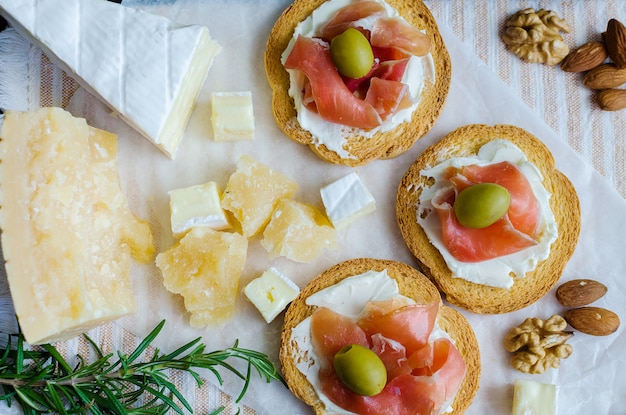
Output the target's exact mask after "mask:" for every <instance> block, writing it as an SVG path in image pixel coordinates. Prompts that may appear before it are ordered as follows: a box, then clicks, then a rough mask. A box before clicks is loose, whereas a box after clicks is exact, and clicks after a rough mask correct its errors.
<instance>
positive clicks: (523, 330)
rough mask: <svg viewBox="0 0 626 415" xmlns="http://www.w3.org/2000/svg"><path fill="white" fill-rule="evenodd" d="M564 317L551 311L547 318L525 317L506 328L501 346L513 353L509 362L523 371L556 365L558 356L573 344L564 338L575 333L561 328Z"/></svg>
mask: <svg viewBox="0 0 626 415" xmlns="http://www.w3.org/2000/svg"><path fill="white" fill-rule="evenodd" d="M566 327H567V322H566V321H565V319H564V318H563V317H561V316H559V315H554V316H552V317H550V318H549V319H547V320H542V319H540V318H527V319H526V320H524V322H523V323H522V324H521V325H519V326H517V327H514V328H512V329H511V330H509V332H508V333H507V334H506V336H505V338H504V347H505V349H506V350H507V351H509V352H511V353H514V355H513V357H512V358H511V365H512V366H513V367H514V368H515V369H517V370H519V371H520V372H524V373H533V374H535V373H543V372H545V371H546V369H549V368H551V367H553V368H558V367H559V365H560V364H561V359H565V358H567V357H569V356H570V355H571V354H572V351H573V349H572V346H571V345H570V344H566V343H565V342H566V341H567V340H568V339H569V338H571V337H572V336H573V335H574V333H572V332H566V331H563V330H564V329H565V328H566Z"/></svg>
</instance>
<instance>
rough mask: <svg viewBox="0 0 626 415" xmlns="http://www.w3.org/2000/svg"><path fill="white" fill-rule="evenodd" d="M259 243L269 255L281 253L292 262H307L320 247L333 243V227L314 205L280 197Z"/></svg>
mask: <svg viewBox="0 0 626 415" xmlns="http://www.w3.org/2000/svg"><path fill="white" fill-rule="evenodd" d="M261 246H263V248H265V250H266V251H267V252H268V254H269V257H270V258H276V257H278V256H284V257H286V258H288V259H291V260H292V261H296V262H309V261H312V260H314V259H315V258H317V257H318V256H319V255H320V254H321V253H322V250H324V249H333V248H335V247H336V246H337V231H336V230H335V228H333V227H332V225H331V224H330V222H329V221H328V219H327V218H326V216H324V214H322V212H320V211H319V210H317V209H316V208H315V207H313V206H310V205H307V204H304V203H300V202H297V201H295V200H291V199H281V200H280V201H279V202H278V205H277V206H276V209H275V210H274V213H272V217H271V219H270V222H269V223H268V224H267V227H266V228H265V230H264V231H263V239H262V240H261Z"/></svg>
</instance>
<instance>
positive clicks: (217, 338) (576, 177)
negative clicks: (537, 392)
mask: <svg viewBox="0 0 626 415" xmlns="http://www.w3.org/2000/svg"><path fill="white" fill-rule="evenodd" d="M150 3H154V1H152V2H147V1H146V0H129V1H125V4H127V5H140V6H141V7H143V8H146V9H147V10H150V11H153V12H156V13H160V14H163V15H166V16H168V17H171V18H172V19H174V20H177V21H179V22H181V23H200V24H205V25H206V26H208V27H209V29H210V32H211V34H212V37H214V38H215V39H216V40H217V41H218V42H219V43H220V44H221V45H222V46H223V51H222V52H221V53H220V55H218V56H217V58H216V60H215V63H214V66H213V67H212V69H211V70H210V73H209V76H208V78H207V81H206V83H205V85H204V88H203V90H202V93H201V95H200V98H199V100H198V104H197V107H196V109H195V111H194V113H193V115H192V119H191V121H190V123H189V126H188V128H187V131H186V134H185V138H184V140H183V143H182V146H181V147H180V149H179V152H178V154H177V156H176V159H175V160H174V161H172V160H169V159H167V158H165V157H164V156H163V155H162V154H161V153H160V152H159V151H158V150H157V149H156V148H154V147H153V146H152V145H151V144H149V143H148V142H147V141H146V140H145V139H143V138H141V137H140V136H139V135H138V134H137V133H135V132H134V131H133V130H132V129H131V128H129V127H127V126H126V125H125V124H124V123H123V122H122V121H120V120H118V119H115V118H113V117H111V116H110V115H109V111H108V110H107V109H106V108H105V107H104V106H103V105H101V104H100V103H99V102H97V101H96V100H95V99H94V98H93V97H91V96H88V95H87V94H86V93H84V92H83V91H82V90H79V92H78V93H77V94H76V96H75V97H74V99H73V100H72V102H71V104H70V106H69V109H70V111H71V112H72V113H73V114H74V115H77V116H84V117H86V118H87V120H88V121H89V123H90V124H92V125H94V126H97V127H100V128H105V129H108V130H110V131H114V132H116V133H118V134H119V137H120V140H119V141H120V143H119V164H120V176H121V179H122V184H123V188H124V191H125V192H126V194H127V195H128V196H129V198H130V201H131V207H132V209H133V210H134V212H135V213H136V214H138V215H139V216H141V217H143V218H146V219H149V220H150V222H151V224H152V229H153V232H154V235H155V240H156V243H157V247H158V249H159V250H165V249H168V248H169V247H170V246H171V245H172V244H173V238H172V236H171V231H170V224H169V207H168V196H167V191H168V190H171V189H175V188H179V187H183V186H189V185H193V184H199V183H204V182H206V181H216V182H218V183H219V184H220V185H221V186H222V187H223V186H224V185H225V184H226V181H227V179H228V176H229V175H230V174H231V173H232V172H233V171H234V169H235V163H236V161H237V159H238V158H239V156H240V155H242V154H249V155H251V156H253V157H254V158H256V159H257V160H259V161H261V162H263V163H265V164H267V165H268V166H270V167H272V168H273V169H275V170H277V171H280V172H282V173H284V174H286V175H288V176H289V177H291V178H292V179H293V180H295V181H296V182H298V183H299V184H300V189H299V191H298V193H297V194H296V195H295V198H296V199H297V200H300V201H303V202H307V203H311V204H314V205H316V206H318V207H319V208H322V203H321V198H320V195H319V189H320V188H321V187H322V186H324V185H326V184H328V183H329V182H331V181H333V180H335V179H337V178H339V177H342V176H344V175H345V174H347V173H349V172H350V171H352V170H356V171H358V173H359V174H360V176H361V178H362V180H363V181H364V183H365V185H366V186H367V187H368V188H369V190H370V191H371V193H372V194H373V196H374V197H375V198H376V201H377V211H376V212H375V213H373V214H370V215H369V216H366V217H364V218H361V219H360V220H358V221H357V222H355V223H353V224H352V225H350V226H349V227H348V228H347V229H345V230H342V231H341V232H340V233H339V235H340V236H339V240H340V244H339V245H340V249H338V250H337V251H332V252H327V253H326V254H324V255H323V256H322V257H320V258H319V259H318V260H316V261H313V262H311V263H308V264H297V263H294V262H291V261H288V260H285V259H280V258H279V259H277V260H273V261H270V260H269V259H268V258H267V255H266V253H265V251H264V250H263V248H262V247H261V246H260V244H259V241H258V239H255V240H252V241H251V243H250V249H249V256H248V261H247V266H246V269H245V271H244V274H243V276H242V279H241V287H242V288H243V287H244V286H245V284H246V283H247V282H248V281H250V280H251V279H253V278H255V277H257V276H259V275H260V274H261V273H262V272H263V271H264V270H265V269H267V268H268V267H270V266H274V267H276V268H277V269H279V270H280V271H281V272H283V273H284V274H285V275H287V276H289V277H291V278H292V279H293V280H294V281H295V282H296V283H297V284H299V285H300V286H301V287H302V286H304V285H305V284H306V283H307V281H309V280H310V279H311V278H312V277H314V276H315V275H317V274H318V273H319V272H321V271H323V270H324V269H326V268H328V267H329V266H331V265H334V264H335V263H337V262H339V261H342V260H345V259H349V258H354V257H377V258H387V259H396V260H400V261H403V262H406V263H408V264H410V265H414V266H415V261H414V260H413V259H412V257H411V255H410V253H409V252H408V249H407V248H406V247H405V245H404V242H403V240H402V238H401V236H400V232H399V230H398V227H397V225H396V219H395V207H394V201H395V193H396V188H397V185H398V183H399V181H400V179H401V177H402V176H403V174H404V172H405V171H406V169H407V168H408V167H409V166H410V165H411V164H412V162H413V161H414V160H415V158H417V156H418V155H419V154H420V153H421V152H422V151H423V150H424V149H425V148H426V147H427V146H428V145H429V144H432V143H434V142H436V141H438V140H439V139H441V138H442V137H443V136H444V135H445V134H446V133H448V132H450V131H452V130H453V129H455V128H456V127H459V126H462V125H465V124H472V123H486V124H503V123H505V124H506V123H508V124H513V125H517V126H519V127H522V128H525V129H526V130H528V131H530V132H531V133H532V134H534V135H536V136H537V137H539V138H540V139H541V140H543V141H544V142H545V143H546V144H547V145H548V147H549V148H550V149H551V150H552V152H553V154H554V157H555V159H556V161H557V166H558V168H559V169H561V170H562V171H563V172H564V173H565V174H566V175H567V176H568V177H569V178H570V180H571V181H572V182H573V183H574V185H575V187H576V189H577V191H578V194H579V197H580V202H581V208H582V224H583V226H582V232H581V235H580V241H579V245H578V248H577V250H576V252H575V254H574V257H573V258H572V260H571V262H570V263H569V264H568V266H567V268H566V270H565V272H564V274H563V277H562V280H561V282H563V281H566V280H569V279H574V278H593V279H597V280H599V281H602V282H603V283H604V284H606V285H607V286H608V287H609V291H608V294H607V295H606V296H605V297H604V298H602V299H600V300H599V301H598V302H597V303H596V304H594V305H598V306H601V307H606V308H609V309H612V310H613V311H615V312H617V313H618V314H619V315H621V316H622V317H624V316H626V303H625V302H624V301H623V298H624V296H625V295H626V275H625V274H626V255H624V247H623V246H624V245H623V238H624V235H626V202H625V201H624V199H622V198H621V197H620V196H619V194H618V193H617V192H616V191H615V190H614V189H612V188H611V187H610V186H609V185H608V184H607V183H606V182H604V180H603V179H602V178H601V176H600V175H599V174H598V173H597V172H595V171H594V170H593V169H592V168H591V167H590V166H589V165H587V164H585V162H584V161H583V160H582V159H581V158H580V157H579V156H578V155H577V154H576V153H575V152H574V151H573V150H572V149H570V148H569V147H568V146H567V144H566V140H565V137H558V136H556V135H555V134H554V132H552V131H551V130H550V129H549V127H548V126H547V125H546V124H545V123H544V121H543V120H541V119H540V118H539V117H538V116H537V115H536V114H534V113H533V112H532V111H531V110H530V109H529V108H528V107H526V106H525V104H524V103H523V102H522V101H521V100H520V99H519V98H518V97H516V96H514V95H513V94H512V93H511V91H510V90H509V89H508V87H507V86H506V85H505V84H504V83H503V82H501V81H500V80H499V79H498V78H497V76H496V75H495V74H493V73H492V72H491V71H490V70H489V69H488V68H487V67H486V66H485V65H484V64H483V63H482V62H481V61H480V60H479V59H478V57H476V56H475V55H474V54H473V52H472V51H471V50H470V49H469V48H467V47H466V46H465V45H463V44H462V43H461V42H460V41H459V40H458V39H457V38H456V37H455V36H454V35H453V34H452V32H451V31H450V30H449V29H448V28H446V27H441V28H440V29H441V33H442V35H443V37H444V40H445V43H446V46H447V47H448V50H449V52H450V55H451V57H452V63H453V79H452V85H451V88H450V93H449V96H448V99H447V102H446V105H445V107H444V111H443V113H442V114H441V117H440V118H439V120H438V122H437V123H436V125H435V126H434V128H433V129H432V130H431V132H430V133H429V134H428V135H427V136H425V137H424V138H423V139H421V140H420V141H419V142H418V143H417V144H416V145H415V146H414V147H413V148H412V149H411V150H409V151H408V152H407V153H405V154H404V155H402V156H401V157H399V158H397V159H394V160H388V161H375V162H373V163H370V164H369V165H367V166H363V167H358V168H356V169H351V168H348V167H344V166H335V165H330V164H327V163H325V162H323V161H321V160H320V159H318V158H317V157H316V156H314V155H313V153H312V152H311V151H310V150H309V149H308V148H307V147H304V146H301V145H298V144H296V143H294V142H292V141H290V140H289V139H288V138H286V137H285V136H284V135H283V134H282V132H281V131H280V130H279V129H278V127H277V126H276V125H275V123H274V121H273V118H272V113H271V102H270V88H269V86H268V84H267V81H266V78H265V72H264V68H263V54H264V50H265V42H266V40H267V37H268V35H269V31H270V29H271V27H272V25H273V23H274V21H275V19H276V18H277V17H278V16H279V14H280V13H281V12H282V10H283V9H284V8H285V7H286V6H287V5H288V3H289V2H288V1H286V0H281V1H275V2H263V1H260V0H229V1H225V0H215V1H210V2H208V1H204V2H200V1H197V0H195V1H194V0H179V1H167V2H163V3H162V4H160V5H153V4H151V5H148V4H150ZM245 90H250V91H252V96H253V103H254V114H255V118H256V122H255V125H256V134H255V136H256V137H255V139H254V141H245V142H238V143H218V142H214V141H212V139H211V136H212V131H211V124H210V107H209V96H210V93H211V92H218V91H245ZM565 105H566V103H563V106H565ZM556 110H557V109H556V108H555V111H556ZM134 278H135V281H134V284H135V288H136V292H137V301H138V304H139V310H140V311H139V312H138V313H137V314H136V315H134V316H131V317H129V318H125V319H122V320H120V321H119V324H121V325H122V326H124V327H126V328H129V329H130V330H131V331H133V332H134V333H136V334H138V335H140V336H142V335H144V334H145V333H147V332H148V331H149V329H151V328H152V327H153V326H154V325H155V324H156V323H157V322H158V321H160V320H161V319H164V318H165V319H167V324H166V326H165V329H164V332H163V334H162V336H161V337H160V338H159V339H157V344H158V345H159V346H160V347H162V349H163V350H169V349H170V348H172V347H174V346H176V345H179V344H181V343H183V342H186V341H188V340H190V339H192V338H195V337H197V336H203V337H204V341H205V343H206V344H207V346H208V349H209V350H211V349H217V348H224V347H227V346H230V345H232V343H233V342H234V340H235V339H239V341H240V346H242V347H249V348H254V349H257V350H260V351H263V352H265V353H267V354H268V355H269V356H270V357H271V358H272V359H273V360H274V361H275V362H276V363H278V358H277V355H278V342H279V333H280V325H281V323H282V316H279V317H278V318H277V319H276V320H275V321H274V322H273V323H272V324H269V325H268V324H266V323H265V322H264V320H263V319H262V317H261V315H260V314H259V313H258V312H257V311H256V309H254V307H253V306H252V305H251V304H250V303H249V302H248V301H247V300H246V299H245V298H244V297H243V296H240V298H239V301H238V305H237V307H238V311H237V317H236V318H235V319H234V320H233V321H232V322H231V323H229V324H227V325H226V326H224V327H215V328H209V329H206V330H194V329H191V328H189V325H188V316H187V315H186V313H185V312H184V309H183V305H182V301H181V299H180V297H177V296H174V295H171V294H169V293H167V292H166V291H165V289H164V288H163V286H162V284H161V276H160V273H159V271H158V269H156V267H154V266H147V267H146V266H136V267H135V269H134ZM461 311H462V312H463V314H464V315H465V316H466V317H467V318H468V320H469V321H470V323H471V324H472V326H473V327H474V330H475V332H476V334H477V337H478V341H479V345H480V351H481V356H482V376H481V387H480V390H479V392H478V394H477V396H476V398H475V399H474V402H473V405H472V406H471V408H470V409H469V410H468V411H467V414H508V413H510V410H511V404H512V397H513V386H512V385H513V381H514V380H515V379H516V378H529V379H533V380H536V381H539V382H545V383H554V384H556V385H558V408H559V413H561V414H575V413H580V414H582V413H593V414H598V415H604V414H623V413H624V409H623V408H624V404H623V402H624V400H625V398H626V370H625V369H626V354H625V352H624V351H625V350H626V335H624V333H623V332H624V330H623V329H620V330H619V331H618V332H617V333H616V334H613V335H611V336H607V337H592V336H588V335H585V334H576V335H575V336H574V338H573V339H571V340H570V343H571V344H572V345H573V348H574V353H573V355H572V356H571V357H570V358H569V359H567V360H564V361H562V365H561V368H560V369H558V370H556V369H551V370H549V371H548V372H546V373H545V374H543V375H532V376H529V375H524V374H522V373H520V372H517V371H515V370H514V369H512V368H510V366H509V364H508V359H509V355H508V353H506V352H505V351H504V349H503V346H502V339H503V336H504V335H505V333H506V332H507V331H508V329H509V328H510V327H512V326H515V325H517V324H519V323H521V321H523V320H524V319H525V318H526V317H541V318H547V317H549V316H550V315H552V314H554V313H561V312H563V311H564V309H563V307H561V306H560V305H559V304H558V303H557V302H556V300H555V298H554V293H553V292H550V293H549V294H547V295H546V296H545V297H544V298H542V299H541V300H540V301H538V302H537V303H535V304H534V305H532V306H530V307H527V308H525V309H523V310H520V311H517V312H514V313H510V314H506V315H491V316H490V315H487V316H485V315H476V314H472V313H469V312H465V311H463V310H461ZM207 379H208V380H210V381H212V380H213V379H212V378H211V377H210V376H208V377H207ZM239 386H240V384H239V383H237V382H232V383H231V382H230V381H228V382H227V384H226V385H225V390H226V391H227V392H228V393H230V394H234V395H236V394H237V393H238V392H239ZM244 402H245V403H246V404H248V405H250V406H251V407H253V408H254V409H255V410H256V411H257V412H258V413H259V414H278V415H280V414H309V413H312V412H311V410H310V409H308V408H307V407H306V406H304V405H303V404H301V403H300V402H299V401H298V400H297V399H295V398H294V397H293V396H292V395H291V393H290V392H289V391H288V390H286V389H285V388H284V387H283V386H282V385H280V384H279V383H277V382H276V383H272V384H269V385H268V384H265V383H264V382H261V381H257V382H253V383H252V385H251V387H250V390H249V392H248V394H247V396H246V398H245V399H244Z"/></svg>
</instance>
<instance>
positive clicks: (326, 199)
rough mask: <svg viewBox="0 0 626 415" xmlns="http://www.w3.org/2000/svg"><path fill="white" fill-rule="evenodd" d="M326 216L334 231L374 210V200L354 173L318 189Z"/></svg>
mask: <svg viewBox="0 0 626 415" xmlns="http://www.w3.org/2000/svg"><path fill="white" fill-rule="evenodd" d="M320 194H321V196H322V202H323V203H324V208H325V209H326V214H327V215H328V218H329V219H330V221H331V222H332V224H333V226H334V227H335V228H336V229H341V228H345V227H346V226H348V225H349V224H351V223H352V222H354V221H355V220H357V219H358V218H360V217H362V216H365V215H367V214H369V213H372V212H374V211H375V210H376V200H375V199H374V196H372V194H371V193H370V192H369V190H367V187H365V184H363V181H362V180H361V178H360V177H359V175H358V174H357V173H356V172H352V173H350V174H348V175H347V176H344V177H342V178H340V179H338V180H336V181H334V182H332V183H331V184H329V185H327V186H324V187H323V188H322V189H320Z"/></svg>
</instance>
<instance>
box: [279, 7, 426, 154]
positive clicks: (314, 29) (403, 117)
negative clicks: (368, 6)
mask: <svg viewBox="0 0 626 415" xmlns="http://www.w3.org/2000/svg"><path fill="white" fill-rule="evenodd" d="M376 1H377V2H379V3H380V4H382V5H383V6H384V7H385V14H381V15H377V16H370V17H367V18H363V19H360V20H358V21H357V22H356V25H357V26H360V27H363V28H364V29H368V30H370V29H371V28H372V27H373V26H374V23H375V22H376V20H377V19H378V18H380V17H399V18H402V17H401V16H400V15H399V14H398V12H397V11H396V10H395V9H394V8H392V7H391V6H390V5H388V4H387V3H385V2H384V1H382V0H376ZM350 3H352V0H330V1H327V2H325V3H323V4H322V5H321V6H320V7H319V8H317V9H316V10H315V11H313V13H311V15H309V17H307V18H306V19H305V20H303V21H302V22H300V23H299V24H298V25H297V26H296V29H295V31H294V34H293V38H292V39H291V41H290V43H289V45H288V46H287V49H285V51H284V52H283V55H282V58H281V62H282V64H283V65H284V64H285V61H286V60H287V57H288V56H289V54H290V53H291V50H292V49H293V45H294V43H295V41H296V39H297V38H298V36H303V37H314V36H316V34H317V33H318V31H319V30H320V28H321V27H322V26H323V25H324V24H325V23H326V22H327V21H329V20H330V19H331V18H332V16H333V15H334V14H335V13H336V12H337V11H338V10H339V9H341V8H342V7H345V6H347V5H349V4H350ZM287 72H288V73H289V81H290V87H289V96H290V97H291V98H293V100H294V105H295V108H296V112H297V114H298V115H297V120H298V123H299V124H300V127H302V128H303V129H305V130H307V131H309V132H310V133H311V135H312V136H313V138H314V143H315V145H317V146H320V145H325V146H326V147H327V148H328V149H329V150H332V151H334V152H335V153H337V154H338V155H339V156H340V157H341V158H345V159H349V158H353V156H352V155H350V153H349V152H348V151H347V150H345V149H344V148H343V145H344V143H345V139H346V137H347V136H348V135H350V134H354V133H355V132H356V133H358V134H359V135H361V136H363V137H372V136H373V135H374V134H376V133H378V132H386V131H390V130H393V129H394V128H396V127H397V126H398V125H400V124H402V123H403V122H406V121H409V120H410V119H411V116H412V115H413V112H414V111H415V109H416V108H417V107H418V106H419V103H420V101H421V93H422V90H423V89H424V86H425V85H426V84H431V83H434V82H435V65H434V61H433V57H432V55H431V54H430V53H429V54H427V55H426V56H422V57H418V56H411V57H410V59H409V63H408V65H407V68H406V71H405V74H404V76H403V78H402V83H404V84H407V85H408V87H409V92H410V94H411V101H412V105H411V106H410V107H408V108H405V109H403V110H401V111H398V112H397V113H395V114H393V115H392V116H390V117H388V118H387V119H386V120H385V121H384V122H383V123H382V124H381V125H380V126H378V127H376V128H373V129H371V130H368V131H365V130H359V129H355V128H352V127H346V126H345V125H341V124H335V123H332V122H328V121H326V120H324V119H323V118H322V117H320V116H319V115H318V114H317V113H315V112H313V111H310V110H309V109H307V108H306V107H305V106H304V105H302V88H303V85H304V81H305V76H304V75H303V74H302V73H301V72H299V71H297V70H290V69H288V70H287Z"/></svg>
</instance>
